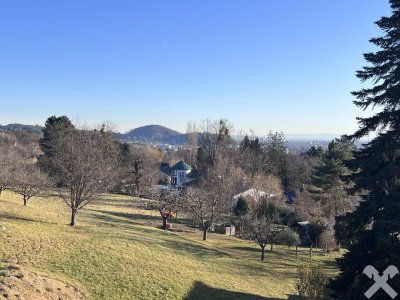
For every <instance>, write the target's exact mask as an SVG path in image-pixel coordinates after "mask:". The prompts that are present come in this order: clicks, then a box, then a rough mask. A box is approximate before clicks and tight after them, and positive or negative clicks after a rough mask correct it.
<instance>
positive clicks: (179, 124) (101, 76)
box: [0, 0, 390, 135]
mask: <svg viewBox="0 0 400 300" xmlns="http://www.w3.org/2000/svg"><path fill="white" fill-rule="evenodd" d="M389 14H390V8H389V5H388V1H376V0H335V1H328V0H305V1H298V0H296V1H295V0H286V1H279V0H275V1H272V0H251V1H249V0H191V1H188V0H179V1H178V0H176V1H175V0H169V1H166V0H158V1H155V0H154V1H152V0H142V1H133V0H132V1H117V0H115V1H111V0H109V1H102V0H93V1H89V0H84V1H82V0H68V1H44V0H37V1H19V0H13V1H2V2H0V124H6V123H11V122H19V123H24V124H44V122H45V120H46V118H47V117H49V116H51V115H67V116H69V117H70V118H71V119H73V120H75V121H79V122H80V123H87V124H89V125H96V124H99V123H101V122H102V121H111V122H112V123H114V124H115V125H116V128H117V129H118V130H119V131H125V130H127V129H130V128H134V127H137V126H141V125H147V124H160V125H165V126H168V127H170V128H173V129H176V130H180V131H185V128H186V125H187V122H188V121H197V122H199V121H201V120H203V119H206V118H210V119H218V118H221V117H223V118H226V119H228V120H229V121H231V122H232V123H233V124H234V125H235V128H236V129H241V130H244V131H248V130H250V129H252V130H253V131H254V132H255V133H256V134H260V135H262V134H266V133H268V132H269V131H270V130H272V131H283V132H285V133H328V132H329V133H351V132H353V131H354V130H355V129H356V127H357V125H356V121H355V117H356V116H360V115H361V114H362V113H361V112H360V110H359V109H357V108H356V107H355V106H354V105H353V104H352V100H353V98H352V96H351V95H350V92H351V91H353V90H357V89H359V88H360V87H362V84H361V83H360V82H359V80H358V79H357V78H356V77H355V72H356V70H358V69H360V68H361V67H362V66H363V65H364V61H363V56H362V53H364V52H366V51H370V50H373V49H374V48H372V46H371V45H370V44H369V42H368V40H369V38H371V37H373V36H377V35H380V34H381V32H380V31H379V29H378V28H377V26H376V25H375V24H373V22H374V21H376V20H377V19H378V18H379V17H381V16H383V15H389Z"/></svg>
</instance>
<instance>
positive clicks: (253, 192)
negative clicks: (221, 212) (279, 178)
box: [233, 189, 275, 200]
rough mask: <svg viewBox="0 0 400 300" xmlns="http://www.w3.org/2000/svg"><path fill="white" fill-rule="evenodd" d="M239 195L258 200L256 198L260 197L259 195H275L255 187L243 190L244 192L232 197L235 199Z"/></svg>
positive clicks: (266, 196)
mask: <svg viewBox="0 0 400 300" xmlns="http://www.w3.org/2000/svg"><path fill="white" fill-rule="evenodd" d="M240 197H251V198H253V199H255V200H258V198H261V197H265V198H270V197H275V195H274V194H268V193H266V192H264V191H260V190H257V189H249V190H247V191H244V192H242V193H240V194H237V195H236V196H234V197H233V198H234V199H236V200H237V199H239V198H240Z"/></svg>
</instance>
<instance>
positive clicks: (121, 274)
mask: <svg viewBox="0 0 400 300" xmlns="http://www.w3.org/2000/svg"><path fill="white" fill-rule="evenodd" d="M146 202H147V201H145V200H140V199H135V200H132V199H131V198H129V197H126V196H115V195H104V196H103V197H102V199H99V200H98V201H97V202H95V203H93V204H92V205H88V206H87V207H86V209H84V210H82V211H80V212H79V213H78V216H77V226H76V227H75V228H71V227H70V226H68V225H67V224H68V223H69V219H70V211H69V207H67V205H66V204H65V203H63V202H62V201H61V200H59V199H57V198H46V199H44V198H33V199H32V200H31V201H30V202H29V203H28V206H27V207H24V206H22V199H21V197H20V196H19V195H15V194H13V193H11V192H9V191H6V192H3V194H2V195H1V196H0V261H1V262H2V263H3V264H5V263H7V262H18V263H19V264H20V265H21V266H23V268H25V269H28V270H31V271H35V272H40V273H42V274H45V275H47V276H49V277H53V278H57V279H60V280H63V281H65V282H69V283H71V284H73V285H75V286H76V287H78V288H79V289H80V290H81V291H82V292H83V293H85V294H86V296H87V298H88V299H277V298H278V299H281V298H282V299H288V298H290V299H296V296H295V295H296V292H295V289H294V280H295V277H296V270H297V267H298V266H301V265H302V264H306V263H309V262H313V263H318V264H321V265H322V266H323V267H324V268H325V270H326V273H327V275H329V276H333V275H334V274H336V272H337V269H336V264H335V262H334V258H335V257H337V254H329V255H327V256H322V255H321V254H316V255H315V256H313V258H312V259H310V258H309V257H308V249H301V251H300V256H299V258H298V259H297V260H296V259H295V255H294V253H293V252H292V253H288V249H287V247H274V252H272V253H271V252H269V251H267V253H266V261H265V262H261V261H260V253H259V248H258V246H257V245H255V244H254V243H249V242H247V241H243V240H240V239H237V238H234V237H229V236H224V235H220V234H209V236H208V240H207V241H202V240H201V232H199V231H196V230H193V229H192V228H189V227H187V228H186V227H185V226H184V225H182V224H180V225H178V227H180V228H186V229H188V232H186V231H185V232H170V231H163V230H161V229H157V228H155V226H156V225H159V224H161V218H160V217H159V216H158V212H156V211H150V210H145V204H146ZM1 225H2V226H4V227H5V230H2V229H1ZM174 225H175V224H174ZM0 264H1V263H0Z"/></svg>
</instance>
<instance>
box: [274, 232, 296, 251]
mask: <svg viewBox="0 0 400 300" xmlns="http://www.w3.org/2000/svg"><path fill="white" fill-rule="evenodd" d="M274 243H275V244H278V245H285V246H288V247H289V251H290V247H294V246H298V245H299V244H300V237H299V235H298V233H296V232H294V231H293V230H290V229H284V230H281V231H279V232H278V233H277V234H276V235H275V237H274Z"/></svg>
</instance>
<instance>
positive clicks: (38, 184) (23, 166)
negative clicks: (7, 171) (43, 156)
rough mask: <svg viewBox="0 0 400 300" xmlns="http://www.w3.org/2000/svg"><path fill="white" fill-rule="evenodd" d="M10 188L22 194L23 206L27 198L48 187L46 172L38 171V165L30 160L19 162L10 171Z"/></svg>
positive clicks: (40, 192) (41, 192)
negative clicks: (11, 171)
mask: <svg viewBox="0 0 400 300" xmlns="http://www.w3.org/2000/svg"><path fill="white" fill-rule="evenodd" d="M12 176H13V179H12V190H13V191H14V192H15V193H17V194H20V195H22V199H23V201H24V206H26V205H27V203H28V200H29V199H31V198H32V197H34V196H38V195H39V194H43V192H45V191H46V189H47V188H48V187H49V179H48V177H47V175H46V174H44V173H42V172H40V170H39V168H38V166H37V165H36V164H35V163H32V162H30V161H23V162H19V163H18V164H17V165H16V166H15V169H14V172H13V173H12Z"/></svg>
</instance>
